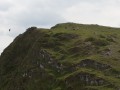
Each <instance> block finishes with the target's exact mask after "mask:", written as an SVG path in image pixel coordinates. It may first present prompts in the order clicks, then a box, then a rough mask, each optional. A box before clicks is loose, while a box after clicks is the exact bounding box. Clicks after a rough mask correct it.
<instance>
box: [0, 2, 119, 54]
mask: <svg viewBox="0 0 120 90" xmlns="http://www.w3.org/2000/svg"><path fill="white" fill-rule="evenodd" d="M63 22H75V23H83V24H99V25H104V26H113V27H120V0H0V53H1V52H2V51H3V49H4V48H5V47H6V46H8V45H9V44H10V43H11V42H12V41H13V39H14V38H15V37H16V36H17V35H18V34H20V33H23V32H24V31H25V30H26V28H28V27H30V26H37V27H45V28H46V27H47V28H49V27H51V26H53V25H55V24H57V23H63ZM10 28H11V32H9V29H10Z"/></svg>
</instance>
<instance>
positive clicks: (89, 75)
mask: <svg viewBox="0 0 120 90" xmlns="http://www.w3.org/2000/svg"><path fill="white" fill-rule="evenodd" d="M0 90H120V28H112V27H105V26H99V25H83V24H76V23H62V24H57V25H55V26H54V27H52V28H51V29H41V28H36V27H31V28H28V29H27V30H26V32H25V33H23V34H20V35H19V36H18V37H16V38H15V40H14V41H13V42H12V43H11V44H10V45H9V46H8V47H7V48H6V49H5V50H4V52H3V53H2V54H1V56H0Z"/></svg>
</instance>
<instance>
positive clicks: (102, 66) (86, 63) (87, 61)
mask: <svg viewBox="0 0 120 90" xmlns="http://www.w3.org/2000/svg"><path fill="white" fill-rule="evenodd" d="M77 66H80V67H88V68H93V69H98V70H106V69H111V66H110V65H107V64H102V63H99V62H96V61H94V60H91V59H85V60H82V61H81V62H80V63H79V64H78V65H77Z"/></svg>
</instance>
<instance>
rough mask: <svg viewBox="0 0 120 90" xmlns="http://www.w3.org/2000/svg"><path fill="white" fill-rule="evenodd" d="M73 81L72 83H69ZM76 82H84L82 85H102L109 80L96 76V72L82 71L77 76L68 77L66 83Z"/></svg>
mask: <svg viewBox="0 0 120 90" xmlns="http://www.w3.org/2000/svg"><path fill="white" fill-rule="evenodd" d="M69 82H71V83H69ZM74 82H78V83H80V82H82V83H81V86H82V85H87V86H91V85H92V86H101V85H105V84H106V83H107V82H106V81H105V80H103V79H102V78H99V77H96V76H95V75H94V74H89V73H85V72H80V73H79V74H77V75H75V76H71V77H68V78H66V81H65V83H66V84H73V83H74Z"/></svg>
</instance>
